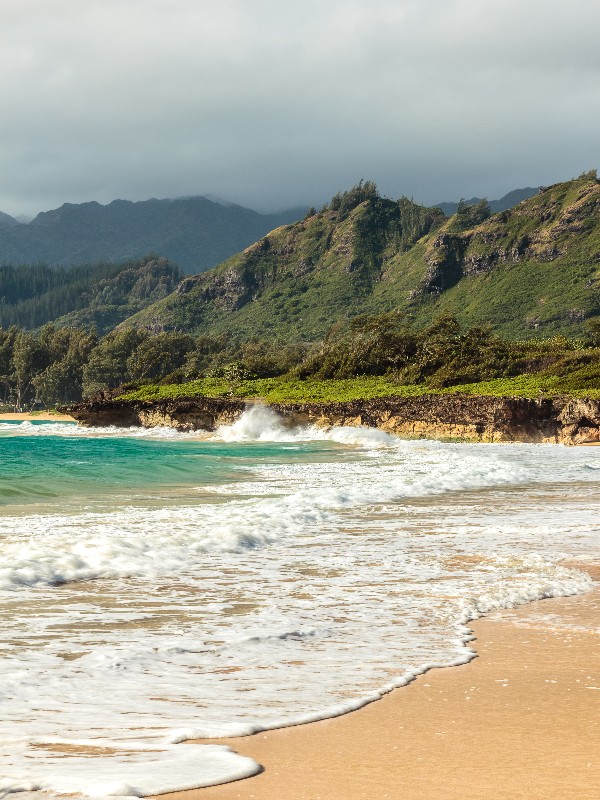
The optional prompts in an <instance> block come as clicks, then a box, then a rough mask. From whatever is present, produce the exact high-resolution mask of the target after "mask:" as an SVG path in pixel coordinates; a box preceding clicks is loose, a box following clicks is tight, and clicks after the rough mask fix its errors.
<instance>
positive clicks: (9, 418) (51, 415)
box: [0, 411, 77, 422]
mask: <svg viewBox="0 0 600 800" xmlns="http://www.w3.org/2000/svg"><path fill="white" fill-rule="evenodd" d="M36 420H37V421H38V422H77V420H76V419H75V417H72V416H71V415H70V414H62V413H60V412H59V411H32V412H29V413H28V412H22V413H20V414H19V413H18V412H10V411H7V412H4V413H1V414H0V422H35V421H36Z"/></svg>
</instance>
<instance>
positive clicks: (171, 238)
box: [0, 197, 307, 273]
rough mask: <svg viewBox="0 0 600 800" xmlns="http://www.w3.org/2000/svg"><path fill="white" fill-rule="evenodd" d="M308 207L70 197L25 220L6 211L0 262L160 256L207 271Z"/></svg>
mask: <svg viewBox="0 0 600 800" xmlns="http://www.w3.org/2000/svg"><path fill="white" fill-rule="evenodd" d="M306 210H307V209H306V208H292V209H288V210H287V211H282V212H280V213H278V214H259V213H258V212H257V211H252V210H251V209H249V208H244V207H243V206H239V205H235V204H225V203H222V202H215V201H213V200H209V199H208V198H206V197H182V198H177V199H174V200H155V199H153V200H142V201H139V202H131V201H129V200H114V201H113V202H112V203H109V204H108V205H106V206H103V205H101V204H100V203H96V202H90V203H81V204H73V203H65V204H64V205H62V206H61V207H60V208H57V209H54V210H53V211H44V212H42V213H41V214H38V215H37V216H36V217H35V218H34V219H33V220H31V222H29V223H26V224H22V223H19V222H17V220H15V219H14V218H13V217H11V216H9V215H8V214H3V213H0V264H13V265H20V264H38V263H43V264H47V265H49V266H71V265H80V264H89V263H92V262H112V263H118V262H124V261H128V260H131V259H139V258H142V257H144V256H146V255H149V254H157V255H159V256H163V257H165V258H168V259H170V260H171V261H174V262H176V264H177V265H178V266H179V267H180V268H181V269H182V270H183V271H184V272H187V273H197V272H203V271H204V270H207V269H210V268H211V267H214V266H216V265H217V264H219V263H220V262H221V261H223V260H224V259H226V258H228V257H229V256H231V255H233V254H234V253H237V252H238V251H239V250H242V249H243V248H244V247H247V246H248V245H249V244H252V242H255V241H256V240H257V239H260V237H261V236H264V235H265V234H266V233H267V232H268V231H270V230H272V229H273V228H277V227H279V226H280V225H286V224H288V223H290V222H295V221H296V220H298V219H300V218H301V217H303V216H304V214H305V213H306Z"/></svg>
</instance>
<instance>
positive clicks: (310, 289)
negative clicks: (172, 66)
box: [0, 172, 600, 341]
mask: <svg viewBox="0 0 600 800" xmlns="http://www.w3.org/2000/svg"><path fill="white" fill-rule="evenodd" d="M519 191H530V190H519ZM531 191H533V190H531ZM514 196H515V195H514V193H513V197H514ZM298 213H299V210H297V211H296V212H294V213H293V212H284V213H282V214H281V215H259V214H256V212H252V211H248V209H243V208H242V207H240V206H228V207H226V206H223V205H220V204H219V203H215V202H213V201H211V200H208V199H206V198H182V199H181V200H175V201H159V200H150V201H144V202H142V203H127V202H125V201H115V202H114V203H111V204H109V206H105V207H104V206H100V205H99V204H97V203H88V204H83V205H82V206H68V205H67V206H63V207H62V208H61V209H57V210H56V211H54V212H47V214H46V215H39V216H38V217H37V218H36V219H35V220H33V221H32V222H31V223H29V225H21V224H19V223H16V222H14V221H13V223H14V224H13V223H8V224H6V225H5V226H4V227H2V228H1V229H0V244H1V243H2V241H4V242H6V241H8V240H10V236H11V235H13V234H14V233H16V232H18V231H19V230H22V229H32V228H31V226H33V230H36V231H38V232H39V231H45V232H46V233H45V235H46V239H45V240H44V241H46V242H51V241H54V239H53V236H55V235H56V236H58V234H57V231H58V230H61V231H65V230H67V231H70V236H71V241H72V243H75V242H76V241H77V240H78V233H77V231H81V230H82V229H85V225H84V224H83V223H82V222H81V220H83V221H84V222H85V220H87V225H88V227H87V230H88V231H96V234H95V236H96V239H95V240H94V241H99V239H100V238H101V237H100V234H99V233H98V231H102V230H104V231H108V232H109V233H110V236H109V235H108V233H107V235H106V238H105V240H104V241H105V242H106V241H108V239H110V237H111V236H112V235H113V233H114V231H118V232H119V236H120V237H121V241H122V242H123V243H127V242H129V244H128V245H127V246H128V247H129V248H130V250H132V251H133V250H134V249H135V247H137V246H139V247H141V245H140V244H139V242H140V241H141V239H139V238H138V239H137V240H136V239H135V236H134V235H133V232H134V231H135V230H138V231H141V230H142V229H144V230H146V231H150V230H151V229H152V226H151V225H150V223H149V220H150V219H151V218H152V214H154V215H155V216H154V219H155V222H156V225H155V234H156V236H157V237H158V234H159V233H160V235H161V236H162V235H165V236H166V233H167V229H169V230H171V233H172V234H173V238H172V240H171V245H172V246H173V248H174V250H175V249H176V247H175V244H176V243H177V242H178V243H179V244H178V245H177V246H180V247H181V248H182V252H183V251H185V252H186V253H188V255H190V254H191V253H192V250H194V248H197V247H198V242H199V241H200V240H203V241H208V239H209V238H210V236H209V234H211V233H213V234H219V235H221V238H220V239H219V241H218V242H217V239H215V238H213V240H212V242H213V245H212V246H213V250H212V251H211V252H212V253H213V257H212V258H213V259H218V258H219V255H218V253H219V252H223V248H225V252H228V250H229V249H231V248H232V247H234V246H236V247H238V245H237V244H236V243H238V242H240V241H246V240H247V239H249V238H250V239H251V241H252V243H251V244H249V245H247V244H242V245H241V246H239V247H238V252H236V253H235V254H234V255H230V256H229V257H227V258H225V260H222V262H221V263H220V264H219V265H218V266H216V267H215V268H213V269H210V270H209V271H202V270H203V269H204V266H202V267H198V268H197V269H196V274H195V275H191V276H187V277H186V276H184V275H182V273H181V272H180V270H179V268H178V266H177V265H176V264H175V263H173V262H172V261H169V260H168V259H166V258H165V257H163V256H160V257H159V256H147V257H145V258H143V259H141V260H137V261H133V262H130V263H125V264H119V265H114V264H111V263H110V259H107V262H105V263H104V264H91V265H87V266H84V267H77V268H71V269H65V268H59V269H50V268H49V267H42V266H39V265H38V266H34V267H18V268H17V267H15V268H10V267H0V284H1V291H0V324H1V325H4V326H5V327H6V326H7V325H10V324H17V325H23V326H25V327H28V328H34V327H38V326H39V325H42V324H44V323H45V322H47V321H56V322H57V323H58V324H69V325H81V326H86V327H88V326H95V327H96V328H97V329H98V331H99V332H100V333H106V332H107V331H109V330H111V329H112V328H113V327H115V326H120V327H121V328H123V327H140V328H145V329H148V330H152V331H157V332H159V331H186V332H190V333H194V334H199V333H210V334H211V335H212V334H214V335H220V334H227V335H228V336H230V337H233V338H234V339H238V340H244V339H249V338H252V337H260V338H264V339H271V340H277V339H282V340H286V341H314V340H316V339H319V338H321V337H323V336H324V335H325V334H326V333H327V331H328V330H329V328H330V327H331V326H332V325H333V324H338V325H342V326H343V325H345V324H346V323H347V322H348V321H349V320H351V319H353V318H356V317H357V316H360V315H365V314H380V313H386V312H390V311H393V312H397V313H400V314H403V315H404V316H405V318H406V320H407V322H409V323H411V324H414V325H415V326H424V325H427V324H429V323H430V322H431V321H432V320H434V319H435V318H437V317H440V316H442V315H445V314H450V315H453V316H455V317H457V319H458V320H459V321H460V322H461V323H462V324H464V325H468V326H472V325H479V324H489V325H491V326H492V328H493V329H494V330H495V331H496V332H497V333H500V334H502V335H504V336H506V337H509V338H513V339H515V338H516V339H519V338H535V337H548V336H552V335H555V334H564V335H568V336H571V337H578V336H581V335H582V334H583V332H584V330H585V324H586V321H587V320H589V319H590V318H594V317H599V316H600V183H599V182H598V180H597V177H596V173H595V172H590V173H585V174H583V175H581V176H580V177H579V178H577V179H574V180H572V181H567V182H565V183H559V184H555V185H553V186H549V187H546V188H544V189H541V190H535V193H534V194H533V195H532V196H530V197H528V198H526V199H524V200H522V201H521V202H520V203H518V204H517V205H516V206H512V207H511V208H508V209H505V210H502V211H500V212H498V213H495V214H491V213H490V208H489V207H488V206H487V204H486V203H485V202H483V203H482V202H478V203H475V204H469V203H467V204H461V207H460V208H459V209H458V211H457V213H455V214H454V215H453V216H451V217H450V218H448V217H447V216H445V215H444V213H443V210H441V209H440V208H439V207H433V208H427V207H425V206H421V205H418V204H416V203H414V202H413V201H411V200H408V199H406V198H401V199H400V200H397V201H395V200H390V199H387V198H383V197H380V196H379V194H378V193H377V190H376V187H375V185H374V184H372V183H370V182H367V183H365V184H362V183H361V184H359V185H358V186H356V187H354V188H353V189H351V190H349V191H347V192H343V193H341V194H338V195H336V196H335V197H334V198H333V199H332V201H331V202H330V203H329V204H328V205H326V206H324V207H323V209H322V210H321V211H319V212H315V211H314V210H311V211H310V212H309V213H306V214H305V215H304V216H303V218H302V219H300V220H299V221H296V222H292V223H290V224H286V222H285V219H286V214H287V215H289V216H292V217H297V216H298ZM226 214H231V216H228V217H227V216H225V215H226ZM136 215H137V216H136ZM199 216H201V217H202V219H203V220H204V222H203V223H202V224H198V225H196V228H194V224H192V223H193V221H194V219H196V220H197V219H198V218H199ZM134 218H137V219H138V223H139V225H138V228H136V227H135V225H134V224H133V222H132V220H134ZM98 219H104V220H105V221H106V220H112V222H111V224H110V225H109V224H108V222H107V226H106V228H102V227H101V226H100V228H99V227H98ZM168 219H171V220H172V221H177V220H178V221H179V227H177V226H172V227H171V228H169V226H168V224H167V220H168ZM236 219H237V220H242V221H243V220H245V221H246V223H247V225H246V227H244V226H243V225H242V223H240V225H241V230H239V229H237V228H236V226H235V220H236ZM118 220H121V223H119V224H117V221H118ZM207 220H212V221H213V222H214V227H211V224H208V222H207ZM142 223H143V224H142ZM244 224H245V223H244ZM273 224H275V225H276V227H275V228H274V229H273V230H270V232H268V233H266V231H265V232H263V233H261V234H259V235H258V236H257V237H255V238H252V237H251V230H252V226H253V225H257V226H259V228H260V230H263V231H264V226H267V227H271V226H272V225H273ZM260 226H262V227H260ZM190 230H191V231H192V233H190V234H189V238H186V237H188V233H186V231H190ZM194 230H196V233H195V234H194V233H193V231H194ZM234 233H235V235H234ZM3 237H4V238H3ZM194 237H195V238H194ZM236 237H237V238H236ZM240 237H241V238H240ZM84 238H85V237H84ZM217 238H218V237H217ZM42 239H43V237H41V238H39V239H37V240H36V241H37V243H38V245H39V244H40V242H41V241H42ZM15 241H16V240H15ZM135 241H137V242H138V245H136V244H135ZM157 241H158V239H157ZM163 241H167V240H166V239H163ZM225 242H227V246H225V244H224V243H225ZM194 243H195V244H194ZM40 246H41V245H40ZM56 246H57V248H58V244H57V245H56ZM90 247H91V245H90V244H89V240H88V241H87V244H86V243H85V241H84V239H82V240H81V242H80V252H81V251H85V252H86V254H87V256H88V258H89V259H91V255H90V253H91V251H90V250H89V248H90ZM86 248H88V249H87V250H86ZM48 252H49V251H48V250H46V251H45V260H47V261H52V259H50V258H49V256H48ZM114 252H116V251H114ZM203 252H205V253H207V252H208V250H207V249H206V248H205V250H204V251H203ZM73 257H74V256H73ZM81 257H82V256H80V258H81ZM115 257H116V256H115ZM190 257H191V255H190ZM175 260H176V261H177V262H178V264H179V265H181V263H182V259H181V258H176V259H175ZM184 263H187V264H190V263H191V262H184ZM206 263H207V264H208V263H209V262H208V261H207V262H206Z"/></svg>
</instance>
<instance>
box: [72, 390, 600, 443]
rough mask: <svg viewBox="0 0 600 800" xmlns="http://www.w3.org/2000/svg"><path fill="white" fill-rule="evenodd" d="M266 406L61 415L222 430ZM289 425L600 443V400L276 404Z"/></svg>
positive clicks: (113, 402)
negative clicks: (251, 409) (357, 427)
mask: <svg viewBox="0 0 600 800" xmlns="http://www.w3.org/2000/svg"><path fill="white" fill-rule="evenodd" d="M256 402H260V401H259V400H251V401H246V400H243V399H239V398H226V397H222V398H221V397H218V398H210V397H195V398H190V399H185V398H183V399H177V400H156V401H143V400H133V401H126V400H120V399H106V400H90V401H88V402H83V403H79V404H76V405H73V406H69V407H66V408H65V409H62V410H64V411H66V413H68V414H70V415H71V416H72V417H74V418H75V419H76V420H78V421H79V422H80V423H81V424H83V425H93V426H108V425H114V426H117V427H130V426H143V427H156V426H159V425H168V426H171V427H174V428H178V429H180V430H186V431H190V430H192V431H193V430H205V431H212V430H215V428H217V427H218V426H219V425H227V424H231V423H232V422H234V421H235V420H236V419H237V418H239V417H240V416H241V414H242V413H243V412H244V410H245V409H246V408H247V407H248V406H249V405H251V404H253V403H256ZM268 407H269V408H271V409H272V410H273V411H275V412H277V413H278V414H280V415H281V416H282V418H283V419H284V420H285V421H286V423H287V424H289V425H290V426H296V425H308V424H310V425H317V426H319V427H329V426H332V425H350V426H358V425H363V426H367V427H372V428H379V429H381V430H384V431H387V432H389V433H394V434H396V435H398V436H402V437H406V438H412V439H415V438H428V439H460V440H464V441H469V442H547V443H562V444H569V445H570V444H590V443H595V442H600V400H590V399H585V398H572V397H555V398H545V399H538V400H533V399H527V398H522V397H491V396H472V395H424V396H420V397H386V398H376V399H372V400H351V401H348V402H340V403H329V402H328V403H269V404H268Z"/></svg>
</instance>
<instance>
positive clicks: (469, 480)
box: [0, 409, 600, 795]
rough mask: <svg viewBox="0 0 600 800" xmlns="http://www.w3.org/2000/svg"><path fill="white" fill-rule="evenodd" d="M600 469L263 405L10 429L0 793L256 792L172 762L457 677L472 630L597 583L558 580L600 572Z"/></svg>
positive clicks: (599, 461) (3, 537)
mask: <svg viewBox="0 0 600 800" xmlns="http://www.w3.org/2000/svg"><path fill="white" fill-rule="evenodd" d="M599 456H600V453H599V452H598V450H595V449H593V448H589V449H588V448H565V447H561V446H549V445H547V446H533V445H458V444H441V443H438V442H406V441H401V440H399V439H397V438H395V437H392V436H388V435H387V434H384V433H381V432H379V431H373V430H361V429H333V430H332V431H329V432H327V433H325V432H323V431H316V430H314V429H304V430H296V431H290V430H286V429H285V428H283V427H282V426H281V424H280V423H279V421H278V420H277V419H276V418H275V417H274V415H272V414H271V413H270V412H267V411H266V410H264V409H254V410H253V411H252V412H247V414H246V415H245V416H244V418H243V419H242V420H240V421H239V422H238V423H236V424H235V425H233V426H230V427H228V428H223V429H222V430H220V431H219V432H218V433H217V434H216V435H214V436H212V437H207V436H206V435H204V436H198V435H186V434H181V433H177V432H175V431H172V430H170V429H159V430H153V431H143V430H140V429H132V430H130V431H123V430H117V429H115V430H106V429H98V430H94V429H87V430H85V429H80V428H77V427H76V426H74V425H69V424H58V423H53V424H49V425H36V426H34V425H31V424H29V425H28V424H21V425H10V424H4V425H2V424H0V503H1V504H3V509H2V511H3V513H2V516H1V517H0V556H1V559H0V602H1V603H2V617H1V619H2V623H1V625H2V628H1V634H0V653H1V654H2V660H1V661H0V673H1V674H0V719H1V720H2V723H0V775H1V776H2V777H1V778H0V793H1V790H2V787H4V790H5V791H8V790H15V789H23V790H27V789H28V790H34V789H36V788H44V789H48V790H51V791H53V792H84V793H87V794H92V795H106V794H112V795H114V794H123V795H125V794H129V795H131V794H147V793H156V792H160V791H166V790H170V789H177V788H185V787H188V786H190V787H191V786H199V785H203V784H208V783H214V782H218V781H220V780H225V779H228V778H231V777H237V776H240V775H244V774H250V773H251V772H252V771H253V770H254V769H256V765H254V764H253V763H252V762H250V761H249V760H248V759H243V758H241V757H239V756H237V755H235V754H233V753H230V752H229V751H227V750H226V749H225V748H222V747H220V746H218V745H217V746H215V747H206V746H200V745H198V746H189V745H188V746H183V745H181V744H179V742H181V741H183V740H185V739H189V738H194V737H200V736H202V737H213V736H214V737H218V736H223V735H227V734H240V733H242V734H243V733H250V732H252V731H255V730H260V729H264V728H270V727H276V726H281V725H286V724H294V723H297V722H301V721H305V720H309V719H316V718H320V717H324V716H331V715H334V714H337V713H342V712H344V711H347V710H350V709H352V708H356V707H358V706H360V705H362V704H364V703H365V702H368V701H370V700H372V699H375V698H377V697H378V696H380V695H381V693H382V692H385V691H388V690H389V689H391V688H392V687H394V686H398V685H401V684H402V683H405V682H406V681H408V680H410V679H411V678H412V677H413V676H414V675H415V674H418V673H419V672H421V671H423V669H426V668H427V667H428V666H430V665H433V664H451V663H462V662H464V661H466V660H468V659H469V658H470V651H469V650H468V648H467V647H466V646H465V639H466V638H467V637H468V629H466V628H465V622H466V621H467V620H468V619H470V618H473V617H475V616H477V615H479V614H481V613H484V612H486V611H489V610H492V609H496V608H503V607H509V606H512V605H515V604H518V603H522V602H526V601H527V600H531V599H537V598H539V597H544V596H552V595H560V594H569V593H575V592H581V591H585V590H586V589H587V588H588V587H589V585H590V581H589V578H587V576H585V575H584V574H583V573H581V572H578V571H575V570H570V569H567V568H565V567H562V566H559V565H558V562H559V561H560V560H561V559H564V558H571V559H572V558H577V559H583V560H585V559H586V558H594V557H596V555H597V548H598V525H597V520H598V519H599V518H600V516H599V511H600V492H599V487H598V479H599V477H600V458H599ZM173 775H176V776H177V779H176V780H175V779H174V778H173V777H172V776H173Z"/></svg>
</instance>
